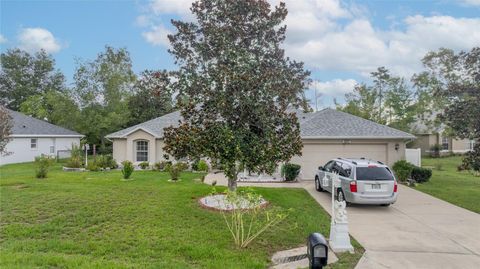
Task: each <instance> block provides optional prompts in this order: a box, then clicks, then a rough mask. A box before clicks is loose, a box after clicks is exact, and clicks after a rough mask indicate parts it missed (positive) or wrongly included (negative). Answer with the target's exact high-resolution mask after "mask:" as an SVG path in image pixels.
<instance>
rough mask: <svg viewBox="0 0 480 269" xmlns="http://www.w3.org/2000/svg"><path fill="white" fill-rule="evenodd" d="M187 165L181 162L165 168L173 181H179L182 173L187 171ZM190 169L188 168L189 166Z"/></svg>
mask: <svg viewBox="0 0 480 269" xmlns="http://www.w3.org/2000/svg"><path fill="white" fill-rule="evenodd" d="M185 166H186V164H185V163H182V162H179V163H176V164H167V165H166V166H165V171H167V172H168V173H169V174H170V179H171V180H172V181H177V180H178V178H179V177H180V173H181V172H182V171H184V170H185ZM187 167H188V166H187Z"/></svg>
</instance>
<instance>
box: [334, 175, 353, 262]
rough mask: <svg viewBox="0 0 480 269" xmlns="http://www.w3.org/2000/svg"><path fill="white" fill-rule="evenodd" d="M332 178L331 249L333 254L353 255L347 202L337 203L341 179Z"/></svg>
mask: <svg viewBox="0 0 480 269" xmlns="http://www.w3.org/2000/svg"><path fill="white" fill-rule="evenodd" d="M330 176H331V178H332V221H331V224H330V242H329V245H330V248H331V249H332V250H333V252H345V251H348V252H350V253H353V252H354V251H353V246H352V244H351V243H350V236H349V235H348V218H347V210H346V206H347V204H346V202H345V201H341V202H339V201H337V200H336V199H335V198H334V197H335V191H336V190H337V188H338V187H340V184H341V183H340V178H339V177H338V174H336V173H331V174H330Z"/></svg>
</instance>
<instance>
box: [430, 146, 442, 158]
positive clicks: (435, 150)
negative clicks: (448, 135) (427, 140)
mask: <svg viewBox="0 0 480 269" xmlns="http://www.w3.org/2000/svg"><path fill="white" fill-rule="evenodd" d="M441 149H442V147H441V146H440V145H439V144H435V145H432V146H431V147H430V156H431V157H433V158H438V157H440V150H441Z"/></svg>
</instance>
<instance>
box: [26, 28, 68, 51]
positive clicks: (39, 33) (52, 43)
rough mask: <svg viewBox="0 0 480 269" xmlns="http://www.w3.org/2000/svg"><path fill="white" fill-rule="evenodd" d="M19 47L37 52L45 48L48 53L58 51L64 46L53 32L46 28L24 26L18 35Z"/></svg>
mask: <svg viewBox="0 0 480 269" xmlns="http://www.w3.org/2000/svg"><path fill="white" fill-rule="evenodd" d="M18 41H19V47H20V48H21V49H24V50H26V51H30V52H35V51H39V50H41V49H44V50H45V51H46V52H48V53H55V52H58V51H59V50H60V49H61V48H62V46H61V45H60V42H59V41H58V40H57V39H56V38H55V37H54V36H53V34H52V33H51V32H50V31H48V30H47V29H44V28H23V29H22V30H21V31H20V34H19V35H18Z"/></svg>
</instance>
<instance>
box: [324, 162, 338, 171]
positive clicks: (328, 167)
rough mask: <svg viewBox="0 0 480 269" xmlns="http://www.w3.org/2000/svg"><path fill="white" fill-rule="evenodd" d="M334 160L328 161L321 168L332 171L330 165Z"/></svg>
mask: <svg viewBox="0 0 480 269" xmlns="http://www.w3.org/2000/svg"><path fill="white" fill-rule="evenodd" d="M334 163H335V162H334V161H329V162H328V163H327V164H326V165H325V166H324V167H323V168H325V171H327V172H331V171H332V166H333V164H334Z"/></svg>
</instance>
